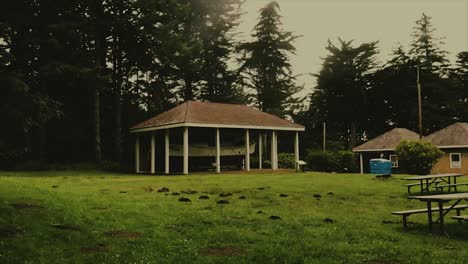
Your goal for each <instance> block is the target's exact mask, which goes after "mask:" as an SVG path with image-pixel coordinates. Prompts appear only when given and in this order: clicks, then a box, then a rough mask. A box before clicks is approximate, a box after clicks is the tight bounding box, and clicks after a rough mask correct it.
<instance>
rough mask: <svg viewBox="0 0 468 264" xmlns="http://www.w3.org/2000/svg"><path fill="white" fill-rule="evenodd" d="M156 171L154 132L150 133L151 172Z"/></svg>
mask: <svg viewBox="0 0 468 264" xmlns="http://www.w3.org/2000/svg"><path fill="white" fill-rule="evenodd" d="M155 173H156V138H155V136H154V132H153V133H151V174H155Z"/></svg>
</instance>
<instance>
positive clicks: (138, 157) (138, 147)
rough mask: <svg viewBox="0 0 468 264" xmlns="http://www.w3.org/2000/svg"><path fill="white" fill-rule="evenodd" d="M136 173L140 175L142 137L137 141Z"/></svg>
mask: <svg viewBox="0 0 468 264" xmlns="http://www.w3.org/2000/svg"><path fill="white" fill-rule="evenodd" d="M135 171H136V173H140V135H137V136H136V139H135Z"/></svg>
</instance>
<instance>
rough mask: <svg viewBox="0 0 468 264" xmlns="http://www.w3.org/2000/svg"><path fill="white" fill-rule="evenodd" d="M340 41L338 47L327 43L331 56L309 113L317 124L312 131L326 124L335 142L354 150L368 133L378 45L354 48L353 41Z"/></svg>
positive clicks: (318, 78) (322, 72)
mask: <svg viewBox="0 0 468 264" xmlns="http://www.w3.org/2000/svg"><path fill="white" fill-rule="evenodd" d="M339 41H340V46H339V47H337V46H335V45H334V44H332V43H331V42H330V41H329V43H328V47H327V50H328V52H329V55H327V56H326V57H325V58H324V61H323V65H322V69H321V70H320V72H319V73H318V74H317V75H316V77H317V86H316V87H315V90H314V93H313V94H312V96H311V106H310V110H309V111H311V114H310V116H311V117H312V119H313V120H314V121H313V122H314V123H313V124H311V126H312V127H314V126H319V125H321V123H322V122H327V124H328V127H329V128H330V129H329V130H328V131H329V132H330V134H332V135H333V136H332V138H333V139H335V140H337V141H341V142H347V143H348V144H347V145H348V147H349V148H352V147H354V146H355V145H356V142H357V140H358V139H359V138H362V137H363V136H364V135H366V132H367V131H366V128H367V127H368V126H367V124H368V115H369V112H370V111H369V109H368V107H369V101H370V100H369V99H368V94H369V92H370V91H371V89H372V73H373V72H374V71H375V69H376V63H375V55H376V54H377V46H376V45H377V42H370V43H363V44H361V45H359V46H357V47H355V46H353V45H352V41H343V40H341V39H340V40H339ZM317 122H318V123H317Z"/></svg>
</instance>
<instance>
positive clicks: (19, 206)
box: [11, 203, 46, 210]
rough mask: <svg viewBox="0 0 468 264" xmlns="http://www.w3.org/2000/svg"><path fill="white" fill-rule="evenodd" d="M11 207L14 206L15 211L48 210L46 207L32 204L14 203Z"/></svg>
mask: <svg viewBox="0 0 468 264" xmlns="http://www.w3.org/2000/svg"><path fill="white" fill-rule="evenodd" d="M11 206H13V207H14V208H15V209H35V210H44V209H46V208H45V207H44V206H40V205H37V204H32V203H12V204H11Z"/></svg>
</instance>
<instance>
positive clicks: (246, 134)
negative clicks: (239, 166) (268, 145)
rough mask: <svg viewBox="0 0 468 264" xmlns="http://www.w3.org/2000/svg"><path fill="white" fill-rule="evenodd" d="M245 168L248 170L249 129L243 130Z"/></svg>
mask: <svg viewBox="0 0 468 264" xmlns="http://www.w3.org/2000/svg"><path fill="white" fill-rule="evenodd" d="M245 170H246V171H250V135H249V130H248V129H246V130H245Z"/></svg>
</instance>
